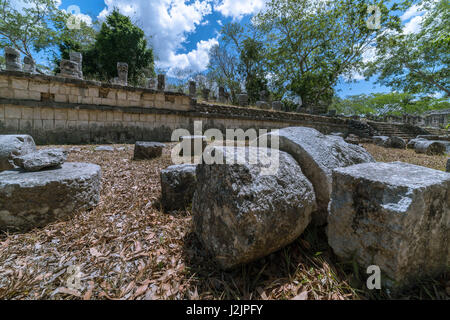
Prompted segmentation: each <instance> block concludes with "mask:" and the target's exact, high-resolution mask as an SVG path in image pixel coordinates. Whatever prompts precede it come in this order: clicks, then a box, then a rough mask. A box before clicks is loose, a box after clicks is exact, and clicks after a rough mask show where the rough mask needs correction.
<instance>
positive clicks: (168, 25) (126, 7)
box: [98, 0, 217, 73]
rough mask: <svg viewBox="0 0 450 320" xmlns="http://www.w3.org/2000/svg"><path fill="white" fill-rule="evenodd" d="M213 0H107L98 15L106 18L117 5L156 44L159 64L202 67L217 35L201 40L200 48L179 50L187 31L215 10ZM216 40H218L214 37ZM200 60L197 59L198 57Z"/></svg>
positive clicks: (170, 67)
mask: <svg viewBox="0 0 450 320" xmlns="http://www.w3.org/2000/svg"><path fill="white" fill-rule="evenodd" d="M211 2H212V0H194V1H186V0H152V1H149V0H134V1H133V2H130V1H129V0H105V4H106V8H105V9H104V10H103V11H102V12H100V14H99V16H98V18H99V19H104V18H105V17H106V16H107V15H108V14H109V13H110V12H111V11H112V10H113V8H114V7H116V8H118V9H119V11H120V12H121V13H122V14H125V15H127V16H129V17H130V18H131V19H132V20H133V22H136V23H137V24H138V25H139V26H140V27H141V28H142V29H143V30H144V32H145V34H146V35H147V36H151V38H150V39H149V42H150V44H151V46H152V47H153V49H154V51H155V55H156V58H157V59H156V60H157V67H159V68H164V69H169V73H170V70H171V69H172V70H175V69H176V68H178V69H187V68H190V69H192V70H193V71H203V70H205V68H206V66H207V64H208V56H207V54H206V56H205V52H207V49H208V45H209V46H210V45H211V43H213V40H214V39H209V40H207V41H200V42H199V43H197V48H196V49H194V50H192V51H191V52H189V53H186V54H176V52H177V50H178V49H180V48H182V45H183V43H185V41H186V38H187V35H188V34H190V33H193V32H195V30H196V28H197V26H200V25H201V24H204V23H205V16H207V15H209V14H210V13H212V6H211ZM215 41H217V40H215ZM197 58H198V59H199V60H196V59H197Z"/></svg>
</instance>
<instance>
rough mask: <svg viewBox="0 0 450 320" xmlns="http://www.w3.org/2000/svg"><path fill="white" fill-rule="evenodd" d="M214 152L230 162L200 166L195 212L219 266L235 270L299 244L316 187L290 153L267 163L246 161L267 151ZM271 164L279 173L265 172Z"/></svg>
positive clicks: (204, 240)
mask: <svg viewBox="0 0 450 320" xmlns="http://www.w3.org/2000/svg"><path fill="white" fill-rule="evenodd" d="M213 148H214V151H215V152H217V153H218V154H219V153H222V154H223V153H226V154H227V159H225V164H200V165H198V166H197V189H196V191H195V194H194V199H193V203H192V213H193V221H194V229H195V232H196V234H197V236H198V237H199V239H200V240H201V242H202V243H203V245H204V247H205V248H206V249H207V250H208V251H209V252H210V253H211V255H212V256H213V257H214V258H215V259H216V260H217V262H218V263H219V266H220V267H221V268H223V269H229V268H233V267H235V266H237V265H240V264H244V263H248V262H251V261H253V260H255V259H258V258H261V257H264V256H266V255H268V254H270V253H272V252H274V251H276V250H278V249H280V248H282V247H283V246H285V245H287V244H289V243H291V242H292V241H294V240H295V239H296V238H297V237H298V236H299V235H300V234H301V233H302V232H303V231H304V229H305V228H306V227H307V226H308V224H309V222H310V219H311V213H312V211H313V210H315V196H314V191H313V187H312V185H311V183H310V182H309V181H308V179H307V178H306V177H305V176H304V175H303V173H302V170H301V169H300V167H299V166H298V164H297V162H296V161H295V160H294V159H293V158H292V157H291V156H290V155H289V154H287V153H285V152H280V153H279V157H278V160H276V159H275V157H274V159H272V160H273V161H270V159H271V158H270V157H265V158H264V159H265V160H268V161H267V163H265V164H263V163H262V162H263V161H243V160H244V159H245V158H246V159H247V160H249V159H251V154H253V155H255V154H256V155H257V154H258V152H264V153H266V152H268V149H262V148H243V147H240V148H233V147H223V148H221V147H213ZM260 150H261V151H260ZM269 152H270V151H269ZM240 154H242V155H240ZM235 157H236V160H235V162H233V161H231V159H233V158H235ZM255 159H256V158H255ZM259 159H261V157H260V158H259ZM272 165H275V166H276V165H277V166H278V170H274V171H273V172H272V173H273V174H272V175H269V174H267V173H268V172H269V171H270V170H269V171H267V172H265V171H264V170H265V169H268V168H270V167H271V166H272ZM262 173H264V174H262Z"/></svg>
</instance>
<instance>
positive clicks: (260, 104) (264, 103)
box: [256, 101, 270, 110]
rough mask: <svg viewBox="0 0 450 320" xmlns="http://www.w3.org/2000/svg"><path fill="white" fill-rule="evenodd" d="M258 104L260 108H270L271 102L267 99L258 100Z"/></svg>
mask: <svg viewBox="0 0 450 320" xmlns="http://www.w3.org/2000/svg"><path fill="white" fill-rule="evenodd" d="M256 106H257V107H258V108H260V109H264V110H269V109H270V104H269V103H268V102H266V101H256Z"/></svg>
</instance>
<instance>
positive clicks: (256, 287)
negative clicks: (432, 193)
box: [0, 145, 449, 300]
mask: <svg viewBox="0 0 450 320" xmlns="http://www.w3.org/2000/svg"><path fill="white" fill-rule="evenodd" d="M95 147H96V146H93V145H87V146H75V147H74V146H64V148H66V149H70V148H73V149H74V150H72V151H71V152H70V155H69V158H68V161H77V162H91V163H96V164H98V165H100V166H101V167H102V190H101V200H100V203H99V205H98V206H97V207H96V208H95V209H93V210H90V211H83V212H77V213H75V214H74V216H73V217H72V218H71V219H69V220H67V221H60V222H57V223H54V224H51V225H48V226H47V227H45V228H42V229H36V230H33V231H31V232H28V233H25V234H3V235H0V299H300V300H303V299H379V298H392V296H389V293H386V292H383V293H379V292H370V291H366V290H364V289H363V288H364V287H365V286H364V284H365V279H366V277H367V275H365V274H364V273H362V271H361V270H360V268H358V266H357V265H356V264H355V263H352V262H351V261H347V262H338V261H337V259H336V258H335V256H334V255H333V253H332V251H331V249H330V247H329V246H328V245H327V243H326V238H325V234H324V230H323V229H314V228H312V227H311V228H308V229H307V230H306V231H305V232H304V234H303V235H302V236H301V237H300V238H299V239H298V240H296V241H295V242H294V243H292V244H291V245H289V246H288V247H286V248H284V249H282V250H280V251H278V252H276V253H273V254H271V255H270V256H268V257H266V258H263V259H260V260H258V261H255V262H254V263H251V264H249V265H246V266H243V267H240V268H238V269H236V270H233V271H229V272H223V271H220V270H219V269H218V268H217V267H216V265H215V263H214V261H213V260H211V258H210V257H209V256H208V254H207V252H205V250H204V249H203V248H202V246H201V245H200V243H199V241H198V240H197V238H196V236H195V235H194V233H193V230H192V222H191V214H190V212H189V211H187V212H176V213H164V212H162V211H161V210H160V204H159V198H160V195H161V191H160V182H159V172H160V170H161V169H163V168H165V167H167V166H169V165H170V164H171V161H170V149H169V148H165V149H164V154H163V157H161V158H159V159H155V160H149V161H132V160H131V159H132V154H133V146H132V145H114V147H116V148H119V149H120V150H116V151H114V152H105V151H94V149H95ZM365 147H366V148H367V149H368V150H369V152H371V153H372V154H373V155H374V156H375V158H376V159H377V160H378V161H396V160H399V161H405V162H410V163H414V164H419V165H424V166H427V167H431V168H434V169H439V170H443V169H444V166H445V157H438V156H435V157H431V156H426V155H416V154H415V153H414V152H413V151H409V150H405V151H403V150H394V149H384V148H381V147H377V146H374V145H365ZM77 271H79V273H77ZM75 274H78V275H79V276H80V277H78V278H77V277H75V276H74V275H75ZM76 279H79V281H77V280H76ZM448 286H449V277H448V275H446V276H443V277H441V278H439V279H429V280H426V281H424V282H423V283H421V284H419V285H418V286H417V287H416V288H413V289H411V290H409V291H408V292H404V293H402V294H401V295H400V296H395V297H394V298H411V299H448V298H449V295H447V293H449V292H448V291H449V287H448ZM74 288H75V289H74ZM446 291H447V293H446Z"/></svg>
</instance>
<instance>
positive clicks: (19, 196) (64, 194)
mask: <svg viewBox="0 0 450 320" xmlns="http://www.w3.org/2000/svg"><path fill="white" fill-rule="evenodd" d="M100 175H101V174H100V167H99V166H97V165H95V164H90V163H75V162H68V163H64V164H63V165H62V167H61V168H59V169H52V170H45V171H37V172H24V171H22V170H19V169H16V170H8V171H3V172H1V173H0V230H10V231H27V230H30V229H32V228H34V227H41V226H44V225H46V224H48V223H50V222H52V221H55V220H59V219H63V218H66V217H69V216H71V215H72V214H73V213H75V212H76V211H77V210H80V209H88V208H91V207H93V206H95V205H97V203H98V201H99V197H100Z"/></svg>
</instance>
